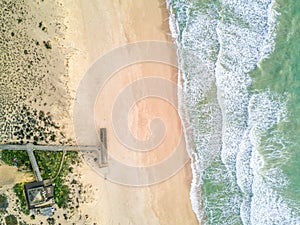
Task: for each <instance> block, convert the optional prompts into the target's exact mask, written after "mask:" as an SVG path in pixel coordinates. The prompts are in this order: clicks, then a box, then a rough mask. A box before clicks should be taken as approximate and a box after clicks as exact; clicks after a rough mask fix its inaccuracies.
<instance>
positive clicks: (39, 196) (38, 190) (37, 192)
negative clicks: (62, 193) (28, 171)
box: [24, 179, 54, 209]
mask: <svg viewBox="0 0 300 225" xmlns="http://www.w3.org/2000/svg"><path fill="white" fill-rule="evenodd" d="M24 188H25V196H26V201H27V205H28V208H29V209H35V208H40V207H45V206H51V205H53V204H54V187H53V184H52V181H51V180H50V179H48V180H44V181H39V182H31V183H27V184H25V185H24Z"/></svg>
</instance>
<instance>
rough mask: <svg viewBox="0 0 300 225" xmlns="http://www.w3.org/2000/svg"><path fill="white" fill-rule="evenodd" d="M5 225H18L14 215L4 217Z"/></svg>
mask: <svg viewBox="0 0 300 225" xmlns="http://www.w3.org/2000/svg"><path fill="white" fill-rule="evenodd" d="M5 223H6V225H18V220H17V218H16V217H15V216H14V215H9V216H7V217H5Z"/></svg>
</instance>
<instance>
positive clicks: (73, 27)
mask: <svg viewBox="0 0 300 225" xmlns="http://www.w3.org/2000/svg"><path fill="white" fill-rule="evenodd" d="M162 3H163V2H160V1H158V0H153V1H149V0H141V1H133V0H131V1H123V0H119V1H115V0H97V1H96V0H95V1H84V0H77V1H71V0H69V1H67V2H66V3H65V7H66V9H67V10H68V13H69V16H68V18H67V19H66V23H67V25H68V27H69V29H68V35H67V37H66V43H67V45H69V47H72V48H73V49H74V50H75V54H74V55H73V56H72V57H71V58H70V59H69V62H68V63H69V67H70V69H69V74H70V80H69V81H68V85H69V88H70V91H71V93H72V94H73V97H74V96H75V93H76V88H77V87H78V84H79V81H80V80H81V79H82V77H83V75H84V73H85V72H86V71H87V69H88V67H89V66H90V65H91V64H92V63H93V62H94V61H95V60H96V59H97V58H98V57H99V56H101V55H103V54H105V53H107V52H108V51H110V50H111V49H113V48H116V47H119V46H121V45H124V44H126V43H131V42H135V41H145V40H161V41H171V40H170V37H169V36H168V33H169V30H168V21H167V17H168V14H167V11H166V9H165V8H164V5H162ZM176 73H177V72H176V69H174V68H172V67H170V66H165V65H160V64H155V63H141V64H136V65H133V66H128V67H127V68H124V69H123V70H121V71H119V72H118V73H116V74H115V76H114V77H113V79H111V80H110V81H109V83H107V85H106V86H105V88H104V89H103V90H102V91H101V93H100V94H99V96H98V99H97V102H95V113H96V115H97V117H96V118H95V122H96V127H97V128H99V127H100V126H101V127H106V128H107V134H108V151H109V153H110V154H111V155H113V156H114V157H116V158H117V159H118V160H120V161H122V162H125V163H127V164H129V165H134V166H143V165H145V166H146V165H147V166H148V165H152V164H154V163H156V162H160V161H162V160H163V159H164V158H166V157H168V155H169V154H171V153H172V150H173V149H174V148H175V147H176V145H177V144H178V139H179V138H180V135H181V134H182V129H181V124H180V120H179V117H178V115H177V112H176V108H175V109H174V107H173V106H171V105H170V104H168V103H167V102H163V101H162V100H161V99H157V98H149V99H144V100H142V101H137V102H136V104H135V105H134V106H133V107H132V108H131V110H130V112H128V115H125V116H127V119H128V125H129V129H130V131H131V132H132V134H133V135H134V136H135V137H136V138H138V139H140V140H147V138H149V137H150V136H151V132H150V122H151V120H152V119H153V118H156V117H159V118H161V119H162V121H164V123H165V127H166V134H165V136H164V138H163V141H162V145H160V146H159V147H157V148H155V149H153V150H151V151H149V152H147V153H145V154H144V153H141V152H135V151H131V150H130V149H128V148H127V147H126V146H124V145H122V143H120V141H119V140H118V139H117V138H116V137H115V135H114V130H113V128H112V125H111V120H112V114H111V111H112V107H113V103H114V102H115V99H116V98H117V97H118V95H119V94H120V90H122V88H125V87H126V86H128V85H130V84H131V83H132V82H134V81H136V80H138V79H144V78H146V77H151V76H157V77H161V78H164V79H167V80H170V81H172V82H175V83H176V81H177V75H176ZM145 89H147V84H146V83H145V84H143V85H140V86H139V87H138V89H137V90H136V89H132V90H131V94H132V96H135V94H137V91H143V90H145ZM162 91H163V90H162ZM173 97H174V100H175V101H176V93H173ZM158 108H159V110H158ZM82 129H84V127H83V128H82ZM80 171H81V173H82V178H81V179H82V182H83V183H84V184H92V186H93V192H94V193H93V194H94V197H95V199H94V201H93V202H92V203H86V204H83V205H82V206H81V207H80V210H81V213H82V214H89V215H90V217H89V219H88V220H87V221H86V222H85V224H93V223H94V222H97V224H113V225H115V224H122V225H123V224H124V225H125V224H137V225H144V224H145V225H146V224H151V225H155V224H166V225H169V224H198V223H197V220H196V217H195V215H194V213H193V211H192V208H191V204H190V200H189V188H190V183H191V170H190V165H189V164H186V165H185V167H184V168H183V169H182V170H181V171H180V172H179V173H177V174H176V175H175V176H173V177H172V178H170V179H168V180H166V181H164V182H162V183H159V184H156V185H152V186H148V187H130V186H122V185H117V184H114V183H112V182H109V181H108V180H104V179H103V178H101V177H100V176H99V175H98V174H97V173H95V171H93V170H92V169H91V168H90V167H89V166H87V165H85V164H84V165H83V167H82V168H80ZM120 172H121V171H120Z"/></svg>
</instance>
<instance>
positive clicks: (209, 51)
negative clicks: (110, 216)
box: [167, 0, 300, 225]
mask: <svg viewBox="0 0 300 225" xmlns="http://www.w3.org/2000/svg"><path fill="white" fill-rule="evenodd" d="M167 5H168V8H169V11H170V28H171V31H172V35H173V37H174V40H175V42H176V44H177V46H178V59H179V65H180V71H179V79H178V81H179V84H180V85H181V86H182V87H183V91H182V92H180V93H179V101H180V102H179V103H180V114H181V118H182V120H183V122H184V128H185V133H186V139H187V145H188V150H189V152H190V155H191V156H192V171H193V182H192V187H191V193H190V197H191V201H192V206H193V210H194V211H195V213H196V215H197V217H198V220H199V221H200V222H201V224H262V225H268V224H270V225H274V224H287V225H290V224H291V225H292V224H300V138H299V135H300V117H299V113H300V44H299V40H300V23H299V21H300V1H292V0H285V1H283V0H276V1H275V0H252V1H248V0H219V1H212V0H188V1H186V0H168V1H167Z"/></svg>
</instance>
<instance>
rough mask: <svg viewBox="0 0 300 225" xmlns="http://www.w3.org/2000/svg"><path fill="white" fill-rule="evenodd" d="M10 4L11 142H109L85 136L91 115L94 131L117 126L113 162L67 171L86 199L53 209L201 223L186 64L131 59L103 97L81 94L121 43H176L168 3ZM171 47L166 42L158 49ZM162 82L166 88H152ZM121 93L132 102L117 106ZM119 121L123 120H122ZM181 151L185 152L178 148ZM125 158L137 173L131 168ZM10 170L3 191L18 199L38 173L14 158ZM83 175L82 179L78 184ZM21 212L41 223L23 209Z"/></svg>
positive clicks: (78, 215)
mask: <svg viewBox="0 0 300 225" xmlns="http://www.w3.org/2000/svg"><path fill="white" fill-rule="evenodd" d="M5 7H8V8H10V11H9V12H10V14H8V16H7V18H6V23H7V27H6V28H5V29H7V32H6V33H4V34H5V35H6V36H5V42H3V43H4V44H5V45H3V46H4V47H3V48H4V49H7V52H8V53H7V54H6V55H5V54H4V56H3V57H2V56H1V57H2V58H1V60H2V61H3V62H6V61H9V62H10V64H9V65H7V71H6V72H5V73H3V74H5V76H7V77H5V79H3V80H2V81H1V87H2V89H1V93H2V95H3V96H1V97H3V99H1V101H2V104H3V106H2V107H3V108H4V109H6V111H7V112H9V113H7V115H4V114H3V115H4V116H3V115H2V117H1V121H0V122H1V124H2V127H3V130H2V132H1V133H0V134H1V136H0V140H1V142H3V143H6V142H14V143H19V144H25V143H27V142H31V143H34V144H50V145H53V144H60V145H65V144H68V145H70V144H75V140H77V143H78V144H83V145H94V144H95V143H99V140H98V137H96V138H95V137H94V136H89V135H83V136H80V134H78V133H77V132H76V130H75V129H74V126H73V125H74V123H75V121H76V120H77V121H82V123H80V124H81V127H79V129H78V127H77V130H80V131H83V132H82V133H83V134H86V132H85V131H88V129H90V128H91V125H90V126H85V125H86V124H85V123H92V130H97V131H99V129H100V128H101V127H105V128H106V130H107V151H108V155H109V156H108V167H106V168H104V169H99V167H98V166H97V165H98V164H97V163H98V160H99V158H89V159H87V160H86V161H85V160H82V163H81V164H80V166H78V167H76V168H73V169H74V173H71V174H70V176H69V177H68V178H67V180H68V185H69V187H70V196H69V197H71V198H72V199H73V200H74V201H75V199H76V201H77V204H76V206H78V207H76V209H75V205H74V207H72V209H67V210H64V209H58V208H57V209H56V211H55V214H54V217H53V218H54V219H55V220H56V222H57V223H59V224H82V225H89V224H91V225H96V224H105V225H119V224H121V225H127V224H130V225H170V224H172V225H177V224H178V225H181V224H184V225H187V224H188V225H194V224H198V221H197V219H196V216H195V214H194V212H193V210H192V206H191V202H190V195H189V192H190V185H191V181H192V173H191V168H190V162H189V158H188V156H187V153H186V152H185V143H184V136H183V128H182V125H181V121H180V117H179V115H178V110H177V107H178V105H177V102H178V101H177V77H178V76H177V69H176V66H174V65H168V63H158V62H155V60H154V61H151V62H149V61H147V62H144V61H139V62H135V63H133V64H130V63H127V64H126V63H125V64H124V65H122V66H121V67H120V68H118V69H116V70H115V71H112V72H111V74H108V75H109V77H110V78H109V79H107V80H106V81H105V85H104V86H103V88H102V89H100V90H98V92H97V93H96V94H97V96H96V97H95V102H92V103H91V104H90V105H88V104H89V102H91V101H92V100H93V99H91V98H90V97H91V96H89V95H88V94H87V93H83V98H82V96H78V88H79V87H80V85H81V83H80V82H81V81H82V80H84V79H85V78H86V76H87V74H88V73H89V69H90V68H91V67H92V65H93V64H95V63H97V62H99V60H100V59H102V58H103V56H105V55H107V53H110V52H112V50H114V49H119V48H120V47H121V46H125V45H128V44H131V43H136V42H147V41H159V42H161V43H162V42H164V43H165V44H163V45H168V44H166V43H172V38H171V36H170V30H169V24H168V17H169V15H168V11H167V9H166V4H165V1H159V0H153V1H149V0H140V1H133V0H129V1H123V0H93V1H84V0H76V1H73V0H66V1H62V0H56V1H53V2H46V1H42V0H41V1H34V2H28V3H26V4H24V6H23V5H22V4H19V3H18V4H16V5H13V7H14V8H12V6H11V5H9V4H8V5H7V6H5ZM12 9H14V10H17V12H18V13H19V14H20V15H23V11H25V12H26V16H24V18H23V17H22V19H21V18H15V17H16V16H18V15H17V14H15V13H14V11H13V10H12ZM4 10H6V9H4ZM27 14H28V15H27ZM3 29H4V28H3ZM3 43H2V44H3ZM148 44H149V42H148ZM146 45H147V44H146ZM23 48H24V49H25V50H22V51H20V49H23ZM141 49H142V48H141ZM137 50H139V49H137ZM148 50H149V51H150V52H151V51H154V50H153V49H151V48H150V49H148ZM160 51H162V52H160ZM10 52H13V54H11V53H10ZM140 52H141V54H143V52H142V50H141V51H140ZM131 53H132V49H126V50H125V54H124V56H122V55H121V61H122V60H124V61H126V57H127V55H130V54H131ZM164 53H165V52H164V49H163V48H162V49H158V50H157V49H156V52H155V54H157V55H163V54H164ZM9 54H11V55H13V58H10V60H7V57H8V56H9V57H12V56H11V55H9ZM30 57H31V58H30ZM122 57H123V58H122ZM167 57H168V55H167ZM172 57H173V60H174V54H173V55H172V54H170V59H171V58H172ZM111 60H112V61H114V60H117V59H115V58H114V57H112V58H111ZM166 61H168V59H166ZM170 61H171V60H170ZM175 61H176V58H175ZM105 65H106V64H105ZM105 65H104V68H105ZM107 65H108V66H107V67H109V65H111V64H110V62H108V64H107ZM99 72H103V71H99ZM105 75H107V74H105ZM10 76H15V77H16V78H15V79H11V78H10ZM28 78H29V79H28ZM14 82H15V83H17V84H15V83H14ZM165 84H166V85H165ZM169 84H170V85H169ZM91 85H92V86H93V85H94V84H93V83H91ZM168 85H169V86H170V87H169V86H168ZM8 87H9V88H10V89H9V91H10V92H11V93H12V94H6V93H10V92H8V91H7V90H6V89H7V88H8ZM154 90H155V91H156V93H155V94H151V93H152V92H153V91H154ZM141 96H144V97H141ZM79 97H81V100H82V99H83V100H84V101H85V100H86V105H84V104H83V107H82V109H81V110H83V111H88V110H91V112H89V113H90V114H91V115H92V117H93V118H88V119H87V118H86V117H81V116H80V115H79V116H78V115H77V114H75V113H74V104H76V102H78V101H79V100H78V99H79ZM120 97H122V99H123V100H122V101H121V106H122V104H124V107H120V108H118V109H117V110H116V112H117V114H114V113H113V112H115V111H114V109H115V107H116V105H117V102H118V99H119V98H120ZM124 97H125V98H124ZM22 99H23V100H22ZM124 99H125V100H124ZM126 99H128V101H127V100H126ZM21 100H22V101H23V103H22V105H21V104H19V101H21ZM129 100H130V101H132V102H131V103H130V101H129ZM129 103H130V104H131V105H128V104H129ZM132 103H133V104H132ZM126 104H127V105H126ZM91 106H92V108H89V107H91ZM125 108H126V109H127V111H126V110H125V111H124V109H125ZM10 117H11V118H10ZM116 120H117V121H120V122H121V123H119V124H118V123H117V125H116V124H115V125H114V122H115V121H116ZM16 121H17V122H16ZM88 121H91V122H88ZM124 121H125V122H124ZM119 125H120V126H119ZM121 125H122V126H125V127H126V129H125V128H124V127H122V126H121ZM4 128H5V129H4ZM116 131H119V134H121V136H122V138H123V139H122V138H120V136H118V135H116ZM130 138H133V139H134V143H133V142H132V143H131V142H130V140H129V139H130ZM127 142H128V143H129V144H128V143H127ZM145 143H146V144H145ZM130 144H134V147H132V146H130ZM145 146H146V147H145ZM178 149H179V150H180V151H181V153H182V152H184V154H179V155H177V154H175V153H176V152H177V151H175V150H178ZM112 159H114V160H112ZM168 159H175V161H176V163H178V165H177V164H172V163H171V164H170V162H173V161H168ZM168 163H169V164H168ZM121 164H122V165H126V166H128V167H130V168H131V169H133V170H132V171H133V172H129V173H128V171H127V170H124V169H123V167H120V165H121ZM164 164H166V166H164V167H160V165H164ZM148 167H149V168H154V169H153V170H148V169H147V168H148ZM173 167H174V168H173ZM169 170H170V171H169ZM140 171H142V173H140ZM0 174H1V177H0V190H1V192H3V193H4V194H5V195H6V196H8V201H9V202H14V201H16V196H15V194H14V193H13V190H12V187H13V186H14V184H15V183H20V182H29V181H33V180H34V178H33V176H31V175H30V174H29V175H28V174H27V173H26V174H25V173H23V172H20V171H17V168H15V167H9V166H6V165H0ZM141 174H142V175H141ZM131 179H133V180H131ZM74 180H75V181H76V182H73V181H74ZM77 181H78V183H77ZM133 181H134V182H133ZM72 182H73V183H72ZM75 183H76V184H80V185H78V187H77V186H76V185H75ZM139 184H141V185H139ZM145 184H149V185H145ZM79 202H80V204H79ZM18 207H19V206H18V205H17V204H10V206H9V207H8V209H7V211H8V213H9V214H14V213H15V212H17V211H18V210H19V209H18ZM66 217H68V218H66ZM18 219H20V221H25V222H27V223H29V224H32V222H33V221H32V219H30V218H29V216H26V215H23V214H21V212H18ZM46 219H47V218H46V217H43V216H36V219H35V221H34V222H35V223H38V224H39V223H41V222H43V224H47V221H46Z"/></svg>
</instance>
